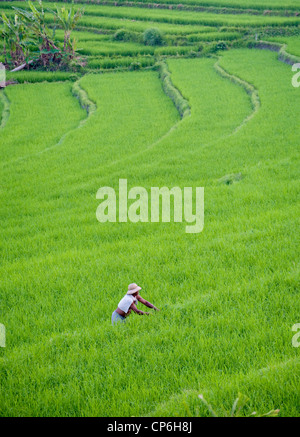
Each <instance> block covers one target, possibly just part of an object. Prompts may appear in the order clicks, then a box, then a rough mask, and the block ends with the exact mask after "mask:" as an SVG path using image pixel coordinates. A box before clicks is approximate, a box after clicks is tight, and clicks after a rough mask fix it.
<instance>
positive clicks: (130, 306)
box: [111, 284, 159, 324]
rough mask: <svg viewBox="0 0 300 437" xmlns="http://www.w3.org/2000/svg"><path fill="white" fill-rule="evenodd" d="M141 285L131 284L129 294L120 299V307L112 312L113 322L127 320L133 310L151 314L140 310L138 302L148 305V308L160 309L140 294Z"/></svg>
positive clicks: (138, 312) (140, 313)
mask: <svg viewBox="0 0 300 437" xmlns="http://www.w3.org/2000/svg"><path fill="white" fill-rule="evenodd" d="M140 290H141V287H139V286H138V285H137V284H129V285H128V291H127V294H125V296H124V297H123V299H121V300H120V302H119V304H118V308H117V309H116V310H115V311H114V312H113V313H112V316H111V322H112V324H114V323H117V322H125V320H126V317H128V316H129V314H130V313H131V310H133V311H134V312H135V313H137V314H139V315H147V316H148V315H149V314H150V313H146V312H144V311H141V310H138V309H137V307H136V305H137V303H138V302H141V303H142V304H144V305H146V306H147V307H148V308H153V309H154V310H155V311H159V309H158V308H156V307H155V306H154V305H152V303H150V302H148V301H147V300H145V299H143V298H142V296H140V295H139V291H140Z"/></svg>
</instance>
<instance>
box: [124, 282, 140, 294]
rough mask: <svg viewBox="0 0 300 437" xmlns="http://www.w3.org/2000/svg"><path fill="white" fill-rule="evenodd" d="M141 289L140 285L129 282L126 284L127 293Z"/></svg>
mask: <svg viewBox="0 0 300 437" xmlns="http://www.w3.org/2000/svg"><path fill="white" fill-rule="evenodd" d="M140 290H141V287H139V286H138V285H137V284H134V283H133V284H129V285H128V291H127V294H134V293H136V292H137V291H140Z"/></svg>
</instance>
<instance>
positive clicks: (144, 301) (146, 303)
mask: <svg viewBox="0 0 300 437" xmlns="http://www.w3.org/2000/svg"><path fill="white" fill-rule="evenodd" d="M137 300H138V301H139V302H141V303H142V304H144V305H146V307H148V308H153V309H154V310H155V311H159V309H158V308H156V306H154V305H153V304H152V303H150V302H148V301H147V300H146V299H143V298H142V296H140V295H139V296H137Z"/></svg>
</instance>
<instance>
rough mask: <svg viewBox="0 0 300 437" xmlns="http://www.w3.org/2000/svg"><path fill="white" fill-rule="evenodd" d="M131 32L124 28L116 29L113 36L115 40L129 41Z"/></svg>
mask: <svg viewBox="0 0 300 437" xmlns="http://www.w3.org/2000/svg"><path fill="white" fill-rule="evenodd" d="M131 37H132V35H131V32H130V31H128V30H126V29H118V30H117V31H116V33H115V34H114V36H113V39H114V40H115V41H130V40H131V39H132V38H131Z"/></svg>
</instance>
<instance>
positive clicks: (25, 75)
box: [6, 70, 78, 83]
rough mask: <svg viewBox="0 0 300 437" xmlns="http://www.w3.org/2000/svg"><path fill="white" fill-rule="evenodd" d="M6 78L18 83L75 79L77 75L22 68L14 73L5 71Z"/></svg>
mask: <svg viewBox="0 0 300 437" xmlns="http://www.w3.org/2000/svg"><path fill="white" fill-rule="evenodd" d="M6 76H7V79H8V80H15V81H17V82H18V83H24V82H29V83H34V82H44V81H46V82H58V81H66V80H68V81H72V82H73V81H76V80H78V75H77V74H75V73H70V72H67V71H53V72H51V71H28V70H22V71H17V72H15V73H9V72H8V73H7V75H6Z"/></svg>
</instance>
